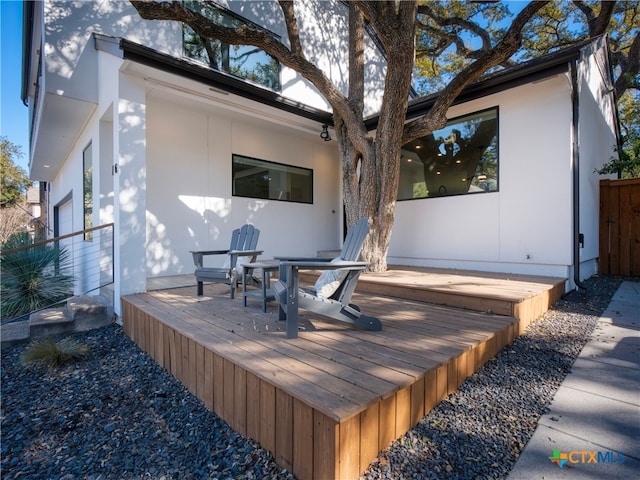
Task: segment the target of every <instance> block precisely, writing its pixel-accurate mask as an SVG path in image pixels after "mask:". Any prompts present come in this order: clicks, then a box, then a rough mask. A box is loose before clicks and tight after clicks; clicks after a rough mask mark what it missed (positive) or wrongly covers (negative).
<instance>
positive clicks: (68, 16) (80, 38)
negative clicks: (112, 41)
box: [43, 0, 386, 115]
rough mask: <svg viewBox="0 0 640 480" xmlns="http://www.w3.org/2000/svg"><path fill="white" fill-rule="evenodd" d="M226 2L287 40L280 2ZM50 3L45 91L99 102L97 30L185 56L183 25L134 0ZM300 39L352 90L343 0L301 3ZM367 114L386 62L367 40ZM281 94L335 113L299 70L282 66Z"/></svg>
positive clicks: (373, 105) (375, 106) (298, 5)
mask: <svg viewBox="0 0 640 480" xmlns="http://www.w3.org/2000/svg"><path fill="white" fill-rule="evenodd" d="M219 4H220V5H223V6H226V7H227V8H228V9H229V10H231V11H233V12H235V13H238V14H239V15H241V16H243V17H244V18H246V19H248V20H251V21H253V22H255V23H257V24H260V25H264V26H265V27H266V28H267V29H269V30H270V31H272V32H273V33H275V34H277V35H279V36H280V38H281V41H282V42H283V43H284V44H285V45H288V36H287V32H286V27H285V25H284V21H283V18H282V13H281V11H280V8H279V6H278V5H277V3H276V2H274V1H273V0H265V1H251V2H246V1H220V2H219ZM43 8H44V32H45V35H44V52H45V54H46V57H45V69H46V72H47V76H46V89H47V91H49V92H57V94H59V95H65V94H67V95H68V94H71V95H72V96H73V97H74V98H76V99H80V100H85V101H92V102H95V101H96V100H97V95H98V90H97V85H96V83H95V82H93V81H87V79H89V78H92V74H93V72H94V71H95V69H96V68H97V66H96V63H97V61H96V58H97V55H96V52H95V50H94V46H93V41H92V40H91V34H92V33H102V34H105V35H110V36H114V37H122V38H126V39H128V40H131V41H133V42H136V43H139V44H141V45H144V46H147V47H149V48H152V49H154V50H158V51H160V52H163V53H167V54H169V55H172V56H175V57H177V58H181V57H182V24H181V23H179V22H170V21H157V20H154V21H152V20H143V19H142V18H140V16H139V15H138V13H137V12H136V10H135V9H134V8H133V7H132V6H131V4H130V3H129V1H128V0H104V1H99V2H98V1H85V2H69V1H68V0H55V1H46V2H44V4H43ZM295 8H296V15H297V17H298V20H299V22H300V37H301V42H302V45H303V48H304V51H305V54H306V56H307V58H309V59H310V60H311V61H312V62H314V63H316V64H317V65H318V66H319V67H320V68H321V69H322V70H323V71H324V72H325V74H326V75H327V76H328V77H329V78H330V79H331V81H332V82H334V84H335V85H336V87H337V88H338V89H339V90H341V91H342V92H343V93H345V94H346V93H347V91H348V78H349V77H348V67H347V66H348V38H347V32H348V26H347V17H346V14H347V9H346V7H345V6H344V5H342V4H340V3H339V2H337V1H326V0H313V1H310V2H297V3H296V4H295ZM366 45H367V48H366V59H367V62H368V64H369V65H368V68H367V72H368V76H367V79H366V85H367V92H366V93H367V94H366V95H365V99H366V100H365V102H366V111H365V114H366V115H369V114H373V113H375V112H376V111H378V109H379V103H380V100H381V97H382V89H383V83H382V80H383V76H384V71H385V70H384V66H385V64H386V62H385V61H384V58H383V56H382V55H381V54H380V52H379V50H378V49H377V47H375V45H374V44H373V42H371V40H370V39H367V44H366ZM281 76H282V78H281V83H282V92H281V93H282V94H283V95H284V96H286V97H288V98H291V99H293V100H296V101H299V102H302V103H305V104H307V105H310V106H312V107H316V108H320V109H324V110H331V107H330V105H329V104H328V103H327V101H326V100H325V99H324V97H322V96H321V95H320V94H319V93H318V91H317V90H316V88H315V87H313V85H311V84H310V83H309V82H308V81H306V80H305V79H303V78H302V77H301V76H300V75H299V74H297V73H296V72H295V71H293V70H291V69H289V68H286V67H283V69H282V75H281Z"/></svg>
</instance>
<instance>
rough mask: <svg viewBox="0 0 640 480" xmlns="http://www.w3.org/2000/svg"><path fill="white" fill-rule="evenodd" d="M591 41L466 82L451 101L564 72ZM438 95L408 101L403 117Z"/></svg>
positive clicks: (371, 123)
mask: <svg viewBox="0 0 640 480" xmlns="http://www.w3.org/2000/svg"><path fill="white" fill-rule="evenodd" d="M593 41H594V40H586V41H584V42H580V43H577V44H575V45H573V46H571V47H569V48H565V49H562V50H558V51H557V52H553V53H550V54H547V55H544V56H542V57H538V58H536V59H533V60H530V61H528V62H526V63H522V64H520V65H516V66H514V67H511V68H507V69H505V70H501V71H499V72H496V73H493V74H490V75H487V76H485V77H483V78H482V79H480V80H478V81H476V82H474V83H472V84H471V85H468V86H467V87H466V88H465V89H464V90H463V91H462V93H461V94H460V95H458V97H457V98H456V99H455V101H454V102H453V105H459V104H462V103H466V102H469V101H471V100H476V99H478V98H482V97H486V96H488V95H493V94H494V93H498V92H501V91H504V90H508V89H510V88H514V87H518V86H521V85H525V84H527V83H531V82H535V81H539V80H542V79H544V78H548V77H551V76H554V75H558V74H560V73H566V72H568V71H569V64H570V62H571V61H572V60H577V59H578V58H580V52H581V50H582V48H583V47H584V45H586V44H589V43H591V42H593ZM439 96H440V92H436V93H433V94H431V95H427V96H424V97H420V98H418V99H416V100H414V101H410V102H409V107H408V109H407V120H409V119H411V118H416V117H418V116H420V115H424V113H425V112H426V111H428V110H429V109H430V108H431V107H432V106H433V104H434V103H435V101H436V100H437V99H438V97H439ZM378 119H379V116H378V115H376V116H374V117H370V118H369V119H367V120H366V121H365V125H366V126H367V129H369V130H373V129H375V128H376V127H377V125H378Z"/></svg>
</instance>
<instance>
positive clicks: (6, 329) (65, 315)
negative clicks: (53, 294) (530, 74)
mask: <svg viewBox="0 0 640 480" xmlns="http://www.w3.org/2000/svg"><path fill="white" fill-rule="evenodd" d="M114 319H115V316H114V313H113V307H112V305H111V303H110V302H109V300H107V298H106V297H104V296H102V295H80V296H77V297H73V298H71V299H70V300H68V301H67V305H66V306H64V307H60V308H47V309H45V310H41V311H39V312H34V313H32V314H31V315H30V316H29V319H28V320H21V321H18V322H12V323H8V324H6V325H2V329H1V331H0V337H1V340H2V342H1V343H2V348H5V347H8V346H10V345H14V344H16V343H22V342H28V341H30V340H36V339H40V338H45V337H52V336H56V335H61V334H65V333H66V334H69V333H74V332H83V331H86V330H91V329H93V328H99V327H103V326H105V325H109V324H110V323H113V322H114Z"/></svg>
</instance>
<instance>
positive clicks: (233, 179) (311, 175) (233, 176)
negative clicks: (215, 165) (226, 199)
mask: <svg viewBox="0 0 640 480" xmlns="http://www.w3.org/2000/svg"><path fill="white" fill-rule="evenodd" d="M236 159H247V160H251V161H254V162H260V163H261V164H263V165H264V166H265V168H267V169H268V167H269V165H273V166H277V167H279V168H278V170H283V168H282V167H284V170H285V171H287V170H288V169H290V168H291V169H296V170H302V171H304V172H308V182H309V184H308V185H307V188H308V193H307V195H308V200H298V199H292V198H290V197H292V192H290V191H287V195H286V198H275V197H271V192H272V190H271V188H267V195H266V196H265V195H259V194H247V193H246V192H242V193H237V190H238V188H237V186H236V173H237V171H236V168H235V166H236ZM288 173H293V172H288ZM265 181H271V178H268V179H265ZM313 183H314V172H313V169H312V168H307V167H300V166H297V165H289V164H286V163H280V162H273V161H271V160H264V159H262V158H255V157H250V156H248V155H241V154H237V153H233V154H232V155H231V195H232V196H234V197H242V198H255V199H259V200H272V201H276V202H289V203H303V204H307V205H313V201H314V198H313V193H314V192H313ZM268 186H269V184H268V183H265V185H263V188H264V187H268ZM281 192H282V190H281Z"/></svg>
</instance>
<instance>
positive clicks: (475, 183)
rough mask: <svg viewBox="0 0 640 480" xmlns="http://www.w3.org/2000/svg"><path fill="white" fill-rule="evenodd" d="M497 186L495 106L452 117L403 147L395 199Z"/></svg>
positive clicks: (456, 192)
mask: <svg viewBox="0 0 640 480" xmlns="http://www.w3.org/2000/svg"><path fill="white" fill-rule="evenodd" d="M497 190H498V109H497V108H493V109H490V110H485V111H482V112H478V113H474V114H471V115H466V116H464V117H458V118H455V119H452V120H450V121H449V122H448V123H447V125H446V127H445V128H443V129H441V130H437V131H434V132H433V133H431V134H430V135H426V136H424V137H421V138H419V139H418V140H416V141H413V142H411V143H409V144H407V145H405V146H404V147H403V150H402V158H401V161H400V184H399V187H398V200H411V199H415V198H428V197H442V196H446V195H461V194H468V193H486V192H495V191H497Z"/></svg>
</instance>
